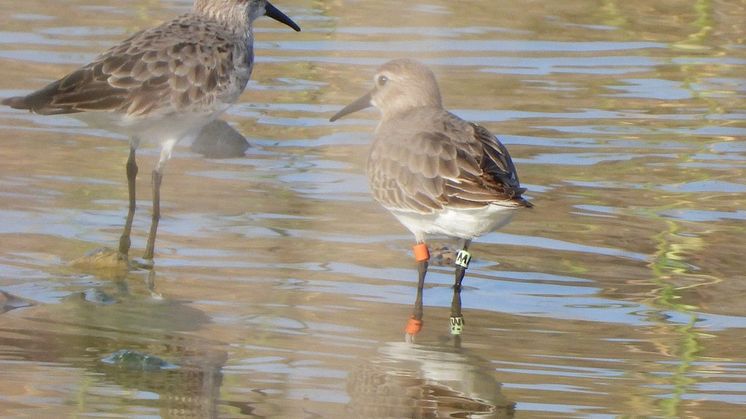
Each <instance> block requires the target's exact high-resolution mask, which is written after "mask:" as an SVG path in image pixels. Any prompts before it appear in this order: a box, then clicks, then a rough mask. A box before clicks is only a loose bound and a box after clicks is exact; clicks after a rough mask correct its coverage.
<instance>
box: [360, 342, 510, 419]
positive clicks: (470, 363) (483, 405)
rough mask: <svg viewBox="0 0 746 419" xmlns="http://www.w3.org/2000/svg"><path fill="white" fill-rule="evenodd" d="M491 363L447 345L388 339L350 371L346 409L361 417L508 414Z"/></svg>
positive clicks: (478, 416)
mask: <svg viewBox="0 0 746 419" xmlns="http://www.w3.org/2000/svg"><path fill="white" fill-rule="evenodd" d="M493 370H494V369H493V368H491V367H490V366H489V363H488V362H487V361H485V360H483V359H481V358H479V357H477V356H475V355H473V354H471V353H469V351H468V350H467V349H464V348H458V347H453V346H449V345H435V346H433V345H418V344H412V343H408V342H391V343H386V344H384V345H383V346H382V347H381V348H379V354H378V356H377V357H375V358H374V359H372V360H370V361H369V362H366V363H365V364H363V365H362V366H361V367H359V368H358V369H357V370H355V371H353V372H352V373H351V374H350V376H349V378H348V382H347V391H348V393H349V396H350V402H349V404H348V411H349V413H350V416H351V417H359V418H443V417H445V418H463V417H470V418H512V417H513V414H514V407H515V403H513V402H510V401H508V400H507V399H506V398H505V396H504V395H503V394H502V392H501V384H500V383H498V382H497V381H496V380H495V378H494V377H493V373H492V371H493Z"/></svg>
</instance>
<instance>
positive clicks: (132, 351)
mask: <svg viewBox="0 0 746 419" xmlns="http://www.w3.org/2000/svg"><path fill="white" fill-rule="evenodd" d="M99 279H101V278H100V277H99ZM143 281H144V283H143ZM62 288H63V287H61V289H62ZM155 288H156V272H155V271H154V270H151V271H148V272H136V273H130V274H128V275H125V276H118V275H116V276H112V277H111V278H110V279H109V278H107V279H106V280H100V281H98V284H97V285H96V286H94V287H90V288H86V289H83V290H81V289H80V287H78V286H75V285H74V284H73V285H71V286H69V288H67V291H68V292H69V293H68V295H67V296H66V297H63V298H62V299H61V301H60V303H58V304H45V303H34V304H31V303H29V304H27V306H28V307H27V309H26V311H25V312H23V315H22V316H21V315H19V316H17V320H16V322H15V323H14V324H9V323H7V322H6V323H4V325H3V326H0V340H2V342H3V350H4V351H5V353H9V354H13V357H14V359H16V360H17V362H19V363H26V364H28V365H29V366H30V367H29V369H30V371H34V368H33V366H35V365H39V364H42V363H43V364H45V365H59V366H60V371H59V372H58V373H51V374H48V377H38V376H34V377H33V382H32V383H30V384H29V386H28V388H29V389H39V388H46V387H50V386H58V387H59V386H60V383H59V381H60V378H59V377H60V376H67V375H70V376H73V377H74V376H76V375H78V374H79V375H80V376H81V377H85V378H83V379H82V380H83V381H84V382H85V383H86V388H87V390H86V391H82V392H80V393H79V394H78V395H77V397H78V399H77V401H78V403H81V404H83V405H87V406H102V408H103V409H104V410H106V409H110V408H111V406H118V407H117V409H120V410H121V411H122V412H126V413H125V415H129V414H135V413H134V412H140V413H141V414H143V415H146V416H147V415H152V414H156V415H160V417H195V418H211V417H219V409H220V408H221V404H220V389H221V385H222V381H223V374H222V368H223V366H224V365H225V362H226V360H227V352H226V350H225V348H224V347H223V345H222V344H221V343H220V342H215V341H210V340H205V339H203V338H200V337H199V336H198V333H197V332H199V331H200V330H201V329H202V328H203V327H204V326H206V325H208V324H209V323H210V321H211V320H210V317H209V316H208V315H206V314H205V313H204V312H203V311H201V310H199V309H196V308H194V307H193V306H192V305H191V304H189V302H188V301H182V300H176V299H172V298H169V297H168V296H161V295H160V294H158V293H157V292H156V291H155ZM3 295H5V294H3ZM9 301H10V303H14V304H16V305H17V303H16V302H15V299H13V300H9ZM45 380H49V381H45ZM50 388H51V387H50ZM57 389H58V390H59V388H57ZM63 391H64V390H63ZM27 397H29V398H32V397H39V396H38V395H33V394H31V393H29V394H27ZM50 397H51V396H50ZM250 408H251V406H247V407H246V409H250ZM60 416H65V415H64V414H63V413H61V414H60Z"/></svg>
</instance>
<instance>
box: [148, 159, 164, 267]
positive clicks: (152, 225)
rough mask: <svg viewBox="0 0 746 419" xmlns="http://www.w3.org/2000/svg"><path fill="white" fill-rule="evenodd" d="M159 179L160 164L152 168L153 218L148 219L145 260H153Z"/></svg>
mask: <svg viewBox="0 0 746 419" xmlns="http://www.w3.org/2000/svg"><path fill="white" fill-rule="evenodd" d="M161 180H163V174H162V173H161V171H160V165H159V166H158V167H156V168H155V170H153V218H152V220H151V221H150V234H148V244H147V247H145V255H143V258H144V259H146V260H153V249H154V248H155V233H156V231H157V230H158V221H159V220H160V219H161Z"/></svg>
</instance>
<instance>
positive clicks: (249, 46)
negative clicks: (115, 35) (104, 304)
mask: <svg viewBox="0 0 746 419" xmlns="http://www.w3.org/2000/svg"><path fill="white" fill-rule="evenodd" d="M262 15H265V16H269V17H271V18H272V19H275V20H277V21H279V22H282V23H284V24H286V25H288V26H290V27H291V28H293V29H294V30H296V31H300V27H299V26H298V25H297V24H296V23H295V22H293V21H292V20H291V19H290V18H289V17H287V16H286V15H285V14H284V13H282V12H281V11H280V10H278V9H277V8H275V7H274V6H273V5H272V4H270V3H269V2H268V1H266V0H195V1H194V8H193V10H192V12H191V13H187V14H185V15H182V16H179V17H177V18H175V19H173V20H170V21H168V22H165V23H163V24H161V25H159V26H156V27H154V28H150V29H146V30H143V31H141V32H138V33H136V34H134V35H132V36H131V37H130V38H128V39H126V40H124V41H123V42H122V43H120V44H119V45H116V46H114V47H112V48H110V49H109V50H108V51H106V52H104V53H103V54H101V55H99V56H98V57H97V58H96V59H94V60H93V62H91V63H89V64H86V65H85V66H83V67H81V68H79V69H77V70H75V71H73V72H72V73H70V74H68V75H67V76H65V77H63V78H61V79H59V80H57V81H55V82H53V83H51V84H49V85H48V86H46V87H44V88H43V89H40V90H37V91H35V92H33V93H30V94H29V95H27V96H20V97H12V98H8V99H5V100H3V101H2V103H3V104H4V105H8V106H10V107H13V108H16V109H27V110H29V111H31V112H34V113H38V114H41V115H56V114H78V116H79V117H80V118H81V119H82V120H84V121H85V122H88V123H89V124H90V125H92V126H100V127H102V128H106V129H109V130H112V131H115V132H120V133H123V134H126V135H128V136H129V137H130V152H129V158H128V159H127V166H126V169H127V185H128V189H129V211H128V213H127V221H126V222H125V226H124V231H123V232H122V236H121V238H120V239H119V253H120V254H122V255H124V256H125V257H126V256H127V255H128V253H129V248H130V231H131V229H132V220H133V218H134V214H135V206H136V202H135V178H136V176H137V171H138V169H137V163H136V161H135V151H136V150H137V147H138V146H139V145H140V143H141V142H151V143H156V144H160V147H161V154H160V158H159V160H158V163H156V165H155V168H154V169H153V172H152V182H153V214H152V220H151V225H150V233H149V235H148V242H147V247H146V249H145V254H144V259H149V260H152V259H153V249H154V247H155V236H156V231H157V229H158V220H159V219H160V186H161V179H162V177H163V168H164V165H165V163H166V162H167V161H168V159H169V158H171V151H172V150H173V148H174V146H175V145H176V143H178V142H179V141H180V140H182V139H185V138H190V139H191V138H194V137H195V136H197V135H198V134H199V132H200V130H201V129H202V127H204V126H205V125H207V124H208V123H209V122H210V121H212V120H214V119H215V118H216V117H217V116H218V115H219V114H220V113H222V112H223V111H225V110H226V109H227V108H228V107H229V106H230V105H231V104H233V103H234V102H236V100H238V97H239V95H240V94H241V92H243V90H244V88H245V87H246V83H247V82H248V81H249V77H250V76H251V70H252V68H253V66H254V50H253V44H254V35H253V31H252V22H253V21H254V20H255V19H257V18H258V17H260V16H262Z"/></svg>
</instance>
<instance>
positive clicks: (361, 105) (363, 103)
mask: <svg viewBox="0 0 746 419" xmlns="http://www.w3.org/2000/svg"><path fill="white" fill-rule="evenodd" d="M370 97H371V94H370V93H368V94H366V95H365V96H363V97H361V98H360V99H358V100H356V101H354V102H352V103H350V104H349V105H347V106H345V107H344V108H342V110H341V111H339V112H337V113H336V114H335V115H334V116H333V117H331V118H329V122H334V121H336V120H337V119H339V118H341V117H343V116H345V115H347V114H351V113H353V112H357V111H359V110H362V109H365V108H367V107H370V106H371V103H370Z"/></svg>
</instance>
